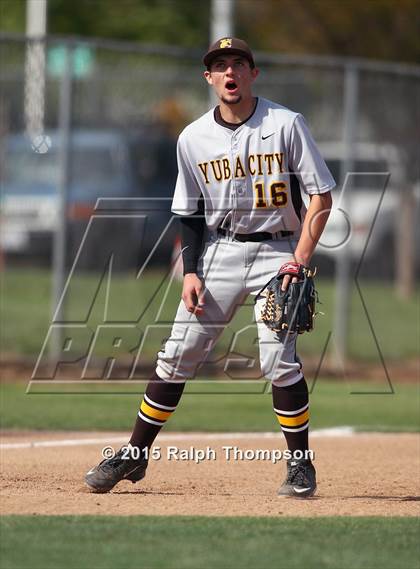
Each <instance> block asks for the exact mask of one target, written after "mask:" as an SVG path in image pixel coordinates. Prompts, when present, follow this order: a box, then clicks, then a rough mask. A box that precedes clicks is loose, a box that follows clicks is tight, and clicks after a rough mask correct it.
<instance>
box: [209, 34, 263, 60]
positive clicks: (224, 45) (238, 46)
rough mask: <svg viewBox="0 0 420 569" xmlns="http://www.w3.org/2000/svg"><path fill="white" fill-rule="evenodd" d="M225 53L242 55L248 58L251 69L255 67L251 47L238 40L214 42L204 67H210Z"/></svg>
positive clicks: (229, 39)
mask: <svg viewBox="0 0 420 569" xmlns="http://www.w3.org/2000/svg"><path fill="white" fill-rule="evenodd" d="M223 53H231V54H235V55H242V57H246V59H247V60H248V61H249V64H250V65H251V67H255V63H254V56H253V55H252V51H251V50H250V48H249V45H248V44H247V43H246V42H244V40H240V39H238V38H222V39H220V40H217V41H216V42H214V44H212V45H211V46H210V47H209V49H208V51H207V53H206V54H205V56H204V57H203V63H204V65H205V66H206V67H209V65H210V64H211V62H212V61H213V59H214V58H215V57H217V56H218V55H222V54H223Z"/></svg>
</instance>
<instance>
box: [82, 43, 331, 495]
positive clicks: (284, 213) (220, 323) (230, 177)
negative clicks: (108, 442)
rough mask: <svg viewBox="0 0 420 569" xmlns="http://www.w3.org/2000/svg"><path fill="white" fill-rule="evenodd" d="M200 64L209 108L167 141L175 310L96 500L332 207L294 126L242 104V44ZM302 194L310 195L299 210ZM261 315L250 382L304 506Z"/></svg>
mask: <svg viewBox="0 0 420 569" xmlns="http://www.w3.org/2000/svg"><path fill="white" fill-rule="evenodd" d="M203 61H204V65H205V67H206V70H205V71H204V77H205V79H206V81H207V83H208V84H209V85H211V86H212V88H213V89H214V91H215V93H216V95H217V97H218V99H219V104H218V105H217V106H216V107H215V108H214V109H211V110H210V111H209V112H207V113H206V114H204V115H203V116H202V117H200V118H199V119H197V120H196V121H194V122H193V123H192V124H190V125H189V126H187V127H186V128H185V130H184V131H183V132H182V133H181V134H180V136H179V139H178V146H177V159H178V179H177V183H176V187H175V193H174V198H173V203H172V211H173V212H174V213H175V214H178V215H179V216H181V217H180V221H181V240H182V251H183V265H184V280H183V291H182V300H181V301H180V304H179V307H178V310H177V313H176V316H175V321H174V324H173V328H172V333H171V336H170V338H169V339H168V340H167V342H166V344H165V346H164V348H163V349H162V351H160V352H159V353H158V357H157V365H156V371H155V374H154V376H153V377H152V378H151V381H150V382H149V384H148V386H147V389H146V392H145V395H144V397H143V400H142V402H141V404H140V409H139V411H138V416H137V419H136V423H135V425H134V429H133V433H132V436H131V439H130V441H129V445H128V446H127V447H126V448H123V449H121V450H120V451H118V453H117V454H116V455H115V456H114V457H113V458H111V459H106V460H103V461H102V462H101V463H100V464H99V465H98V466H96V467H94V468H92V469H91V470H90V471H89V472H88V473H87V475H86V483H87V485H88V486H89V488H90V489H91V490H92V491H95V492H107V491H109V490H111V489H112V488H113V487H114V486H115V485H116V484H117V483H118V482H119V481H120V480H122V479H127V480H131V481H132V482H137V481H139V480H141V479H142V478H143V477H144V475H145V471H146V468H147V458H148V450H149V449H150V447H151V445H152V443H153V441H154V440H155V438H156V436H157V434H158V433H159V431H160V429H161V428H162V426H163V425H164V424H165V423H166V421H167V420H168V419H169V417H170V416H171V415H172V413H173V412H174V411H175V409H176V407H177V404H178V402H179V400H180V398H181V395H182V392H183V389H184V385H185V382H186V381H187V380H189V379H192V378H194V377H195V375H196V372H197V369H198V368H199V367H200V365H201V364H202V363H203V361H204V360H205V357H206V355H207V354H208V353H209V350H210V349H211V348H212V347H213V346H214V344H215V342H216V341H217V339H218V337H219V336H220V334H221V333H222V332H223V330H224V329H225V327H226V325H227V323H228V322H229V321H230V320H231V318H232V316H233V315H234V313H235V310H236V308H237V307H238V306H239V305H241V304H242V303H243V302H244V301H245V299H246V297H247V296H248V295H249V294H251V295H257V294H258V292H259V291H260V290H261V289H262V288H263V287H264V285H265V284H266V283H267V282H268V281H269V280H270V279H271V278H272V277H273V276H275V275H276V274H277V273H279V271H280V272H282V274H283V275H285V276H284V278H283V285H282V286H283V289H285V288H287V287H288V286H289V284H290V282H296V280H297V279H299V274H300V269H301V268H302V266H305V267H306V266H308V264H309V262H310V259H311V256H312V254H313V252H314V249H315V246H316V244H317V241H318V240H319V238H320V236H321V234H322V231H323V229H324V226H325V223H326V221H327V218H328V214H329V210H330V208H331V195H330V190H331V189H332V188H333V187H334V186H335V182H334V180H333V178H332V176H331V174H330V172H329V170H328V168H327V166H326V164H325V162H324V160H323V159H322V157H321V156H320V153H319V151H318V149H317V147H316V145H315V142H314V140H313V138H312V136H311V133H310V131H309V129H308V127H307V125H306V123H305V120H304V118H303V117H302V115H300V114H299V113H296V112H294V111H291V110H289V109H287V108H285V107H283V106H281V105H278V104H276V103H273V102H271V101H269V100H266V99H263V98H261V97H255V96H254V95H253V91H252V88H253V83H254V81H255V79H256V78H257V76H258V69H257V68H256V66H255V62H254V57H253V54H252V52H251V50H250V48H249V47H248V45H247V44H246V43H245V42H244V41H243V40H241V39H237V38H222V39H221V40H218V41H217V42H216V43H214V44H213V45H212V46H211V47H210V48H209V50H208V51H207V53H206V54H205V56H204V59H203ZM301 192H305V193H306V194H307V195H308V196H309V206H308V209H307V210H306V208H305V205H304V203H303V200H302V195H301ZM260 313H261V305H260V302H259V301H258V302H256V304H255V320H256V323H257V330H258V337H259V350H260V364H261V373H262V376H263V377H265V378H266V379H268V380H270V381H271V384H272V398H273V406H274V412H275V414H276V416H277V419H278V421H279V423H280V427H281V429H282V431H283V433H284V436H285V439H286V442H287V446H288V449H289V451H290V453H291V457H292V458H291V459H290V460H288V462H287V475H286V479H285V481H284V482H283V484H282V485H281V487H280V489H279V492H278V493H279V495H280V496H293V497H298V498H306V497H309V496H312V495H313V494H314V492H315V490H316V477H315V469H314V466H313V464H312V462H311V460H309V458H306V456H305V451H308V448H309V447H308V425H309V401H308V388H307V384H306V381H305V379H304V376H303V373H302V364H301V361H300V360H299V358H298V356H297V355H296V334H295V333H290V332H287V331H284V332H274V331H272V330H270V329H269V328H267V326H265V325H264V323H263V322H261V320H260V318H259V315H260ZM134 450H137V453H134V452H131V451H134ZM128 451H130V452H128ZM306 454H307V453H306ZM302 455H303V456H304V458H302Z"/></svg>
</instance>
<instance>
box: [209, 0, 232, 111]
mask: <svg viewBox="0 0 420 569" xmlns="http://www.w3.org/2000/svg"><path fill="white" fill-rule="evenodd" d="M234 8H235V0H212V3H211V15H210V17H211V21H210V45H211V44H213V43H214V42H215V41H217V40H218V39H219V38H223V37H229V36H233V34H234V27H235V26H234V18H233V13H234ZM217 103H218V99H217V96H216V94H215V92H214V91H213V88H212V87H210V86H209V106H210V107H214V106H215V105H217Z"/></svg>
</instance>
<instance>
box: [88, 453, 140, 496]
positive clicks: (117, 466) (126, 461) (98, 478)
mask: <svg viewBox="0 0 420 569" xmlns="http://www.w3.org/2000/svg"><path fill="white" fill-rule="evenodd" d="M126 454H127V453H126V451H125V447H123V448H122V449H120V450H119V451H118V452H117V453H116V455H115V456H113V457H112V458H106V459H104V460H103V461H102V462H100V463H99V464H98V466H95V467H94V468H92V469H91V470H89V472H88V473H87V474H86V476H85V482H86V484H87V485H88V487H89V490H91V491H92V492H99V493H104V492H109V491H110V490H112V488H114V486H115V485H116V484H118V482H120V481H121V480H130V481H131V482H133V484H134V483H135V482H138V481H139V480H142V479H143V478H144V477H145V475H146V468H147V459H146V458H144V457H143V456H141V457H140V458H139V459H138V460H134V459H133V458H131V457H130V455H129V454H128V456H127V458H124V457H125V455H126Z"/></svg>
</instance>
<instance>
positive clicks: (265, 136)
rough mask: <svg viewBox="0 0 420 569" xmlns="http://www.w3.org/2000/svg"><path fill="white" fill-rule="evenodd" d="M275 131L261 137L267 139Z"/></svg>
mask: <svg viewBox="0 0 420 569" xmlns="http://www.w3.org/2000/svg"><path fill="white" fill-rule="evenodd" d="M273 134H274V132H272V133H271V134H267V136H262V137H261V138H262V139H263V140H266V139H267V138H270V136H273Z"/></svg>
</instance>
